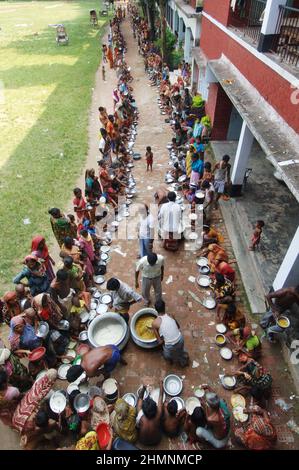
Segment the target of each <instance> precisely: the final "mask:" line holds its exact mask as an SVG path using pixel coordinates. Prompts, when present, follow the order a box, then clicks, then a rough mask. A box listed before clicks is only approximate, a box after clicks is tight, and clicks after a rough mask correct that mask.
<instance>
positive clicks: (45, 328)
mask: <svg viewBox="0 0 299 470" xmlns="http://www.w3.org/2000/svg"><path fill="white" fill-rule="evenodd" d="M49 331H50V327H49V324H48V323H47V322H46V321H41V322H40V323H39V325H38V329H37V332H36V336H37V337H38V338H46V336H47V335H48V333H49Z"/></svg>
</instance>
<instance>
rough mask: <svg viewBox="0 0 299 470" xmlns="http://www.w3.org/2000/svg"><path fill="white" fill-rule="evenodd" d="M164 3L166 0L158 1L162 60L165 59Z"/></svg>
mask: <svg viewBox="0 0 299 470" xmlns="http://www.w3.org/2000/svg"><path fill="white" fill-rule="evenodd" d="M166 2H167V0H159V6H160V18H161V54H162V60H163V61H164V60H165V58H166V53H167V51H166Z"/></svg>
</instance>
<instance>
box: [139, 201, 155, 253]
mask: <svg viewBox="0 0 299 470" xmlns="http://www.w3.org/2000/svg"><path fill="white" fill-rule="evenodd" d="M139 215H140V218H139V223H138V238H139V249H140V258H143V256H147V255H148V254H149V253H151V251H152V248H153V240H154V231H155V228H154V227H155V223H154V218H153V216H152V215H151V214H150V212H149V208H148V206H147V204H143V206H142V207H141V209H140V210H139Z"/></svg>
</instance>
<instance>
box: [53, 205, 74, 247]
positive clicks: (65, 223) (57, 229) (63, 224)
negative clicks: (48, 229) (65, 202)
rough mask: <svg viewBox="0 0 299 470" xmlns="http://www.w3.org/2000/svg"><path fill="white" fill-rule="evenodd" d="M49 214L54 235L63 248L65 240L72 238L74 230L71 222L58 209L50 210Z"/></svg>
mask: <svg viewBox="0 0 299 470" xmlns="http://www.w3.org/2000/svg"><path fill="white" fill-rule="evenodd" d="M49 214H50V215H51V218H50V222H51V226H52V230H53V233H54V235H55V238H56V240H57V242H58V245H59V246H61V245H62V244H63V240H64V238H65V237H67V236H71V231H72V230H71V224H70V221H69V219H68V218H67V217H65V216H64V215H63V214H62V213H61V212H60V209H57V208H56V207H54V208H53V209H50V210H49Z"/></svg>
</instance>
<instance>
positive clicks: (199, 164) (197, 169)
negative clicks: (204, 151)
mask: <svg viewBox="0 0 299 470" xmlns="http://www.w3.org/2000/svg"><path fill="white" fill-rule="evenodd" d="M203 165H204V163H203V157H200V156H199V154H198V153H194V154H193V155H192V163H191V176H190V185H192V186H193V187H196V188H197V187H198V184H199V180H200V179H201V177H202V175H203Z"/></svg>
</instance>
